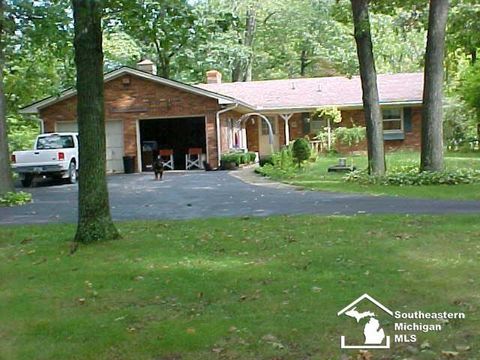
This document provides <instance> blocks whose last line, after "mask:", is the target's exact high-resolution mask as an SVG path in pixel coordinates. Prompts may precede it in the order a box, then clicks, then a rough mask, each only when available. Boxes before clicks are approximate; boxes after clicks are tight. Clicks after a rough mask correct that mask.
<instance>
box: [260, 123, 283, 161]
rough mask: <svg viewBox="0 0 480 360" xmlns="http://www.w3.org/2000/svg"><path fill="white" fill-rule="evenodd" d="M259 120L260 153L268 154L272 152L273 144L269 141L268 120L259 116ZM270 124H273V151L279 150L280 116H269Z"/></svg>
mask: <svg viewBox="0 0 480 360" xmlns="http://www.w3.org/2000/svg"><path fill="white" fill-rule="evenodd" d="M257 119H258V120H259V121H258V122H259V124H258V133H259V146H258V150H259V153H260V154H259V155H260V156H266V155H271V154H272V144H270V143H269V136H268V125H267V122H266V121H265V120H263V119H260V118H257ZM268 119H269V120H270V124H271V125H272V130H273V151H278V150H279V146H278V118H277V116H268Z"/></svg>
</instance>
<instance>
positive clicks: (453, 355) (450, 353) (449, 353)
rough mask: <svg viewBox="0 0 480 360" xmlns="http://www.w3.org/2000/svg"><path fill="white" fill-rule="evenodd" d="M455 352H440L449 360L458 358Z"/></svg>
mask: <svg viewBox="0 0 480 360" xmlns="http://www.w3.org/2000/svg"><path fill="white" fill-rule="evenodd" d="M458 354H459V353H458V352H457V351H442V355H444V356H446V357H447V358H449V359H452V358H455V357H457V356H458Z"/></svg>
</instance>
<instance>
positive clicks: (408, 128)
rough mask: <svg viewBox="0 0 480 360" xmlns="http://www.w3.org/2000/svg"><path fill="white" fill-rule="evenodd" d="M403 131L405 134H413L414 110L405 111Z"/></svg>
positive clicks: (405, 109) (406, 109)
mask: <svg viewBox="0 0 480 360" xmlns="http://www.w3.org/2000/svg"><path fill="white" fill-rule="evenodd" d="M403 129H404V130H405V132H412V108H409V107H408V108H404V109H403Z"/></svg>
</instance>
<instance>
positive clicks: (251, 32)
mask: <svg viewBox="0 0 480 360" xmlns="http://www.w3.org/2000/svg"><path fill="white" fill-rule="evenodd" d="M245 27H246V30H245V42H244V43H245V46H247V47H248V48H249V49H250V55H249V56H248V59H247V63H246V66H245V74H244V77H243V81H252V72H253V58H254V56H253V42H254V40H255V31H256V28H257V13H256V12H255V9H254V8H253V7H252V8H250V9H248V10H247V20H246V24H245Z"/></svg>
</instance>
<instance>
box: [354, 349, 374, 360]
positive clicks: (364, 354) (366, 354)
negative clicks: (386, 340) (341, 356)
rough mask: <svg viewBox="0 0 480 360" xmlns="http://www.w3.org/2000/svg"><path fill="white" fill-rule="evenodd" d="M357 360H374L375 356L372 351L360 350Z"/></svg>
mask: <svg viewBox="0 0 480 360" xmlns="http://www.w3.org/2000/svg"><path fill="white" fill-rule="evenodd" d="M357 360H373V355H372V353H371V352H370V351H367V350H360V351H359V352H358V355H357Z"/></svg>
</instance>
